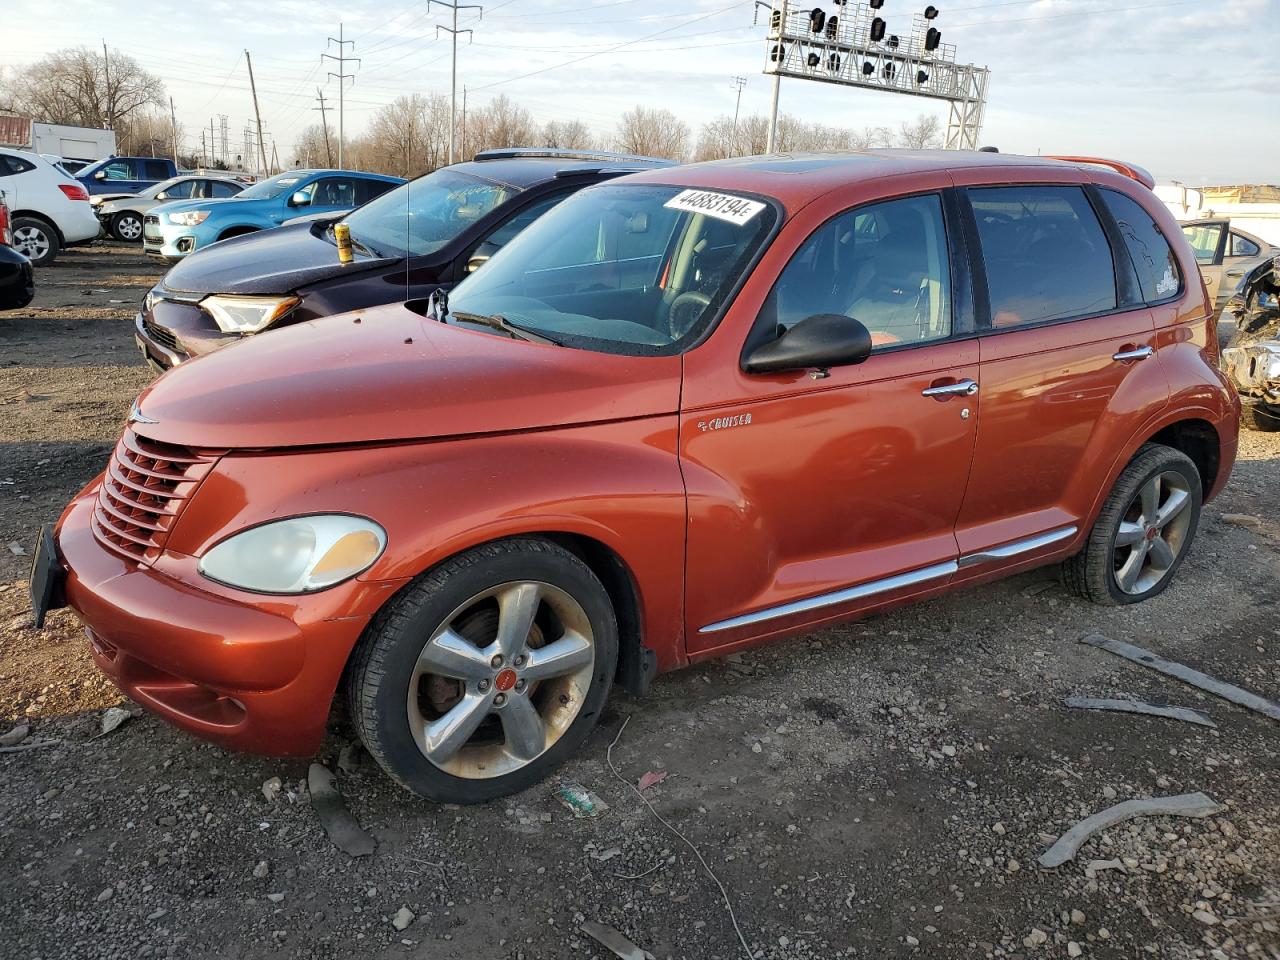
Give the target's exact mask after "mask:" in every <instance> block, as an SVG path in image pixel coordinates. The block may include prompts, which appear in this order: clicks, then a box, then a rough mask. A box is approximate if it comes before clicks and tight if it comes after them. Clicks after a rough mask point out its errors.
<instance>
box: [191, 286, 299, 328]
mask: <svg viewBox="0 0 1280 960" xmlns="http://www.w3.org/2000/svg"><path fill="white" fill-rule="evenodd" d="M300 302H301V298H299V297H236V296H226V295H223V294H216V295H214V296H212V297H206V298H205V299H203V300H201V301H200V306H202V307H204V308H205V309H206V310H208V311H209V313H210V314H211V315H212V316H213V319H214V321H215V322H216V323H217V324H218V328H219V329H220V330H222V331H223V332H224V333H257V332H258V331H259V330H264V329H266V328H267V327H269V326H271V324H273V323H275V322H276V321H277V320H279V319H280V318H281V317H283V316H284V315H285V314H286V313H288V312H289V311H290V310H292V309H293V308H294V307H296V306H297V305H298V304H299V303H300Z"/></svg>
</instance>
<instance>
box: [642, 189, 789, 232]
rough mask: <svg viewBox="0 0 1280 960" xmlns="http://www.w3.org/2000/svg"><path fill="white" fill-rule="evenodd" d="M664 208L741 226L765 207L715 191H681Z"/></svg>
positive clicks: (752, 201)
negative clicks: (702, 215) (701, 215)
mask: <svg viewBox="0 0 1280 960" xmlns="http://www.w3.org/2000/svg"><path fill="white" fill-rule="evenodd" d="M663 206H664V207H668V208H670V209H672V210H684V211H687V212H688V213H703V214H706V215H707V216H708V217H715V218H716V219H717V220H727V221H729V222H730V223H736V224H738V225H739V226H741V225H742V224H744V223H746V222H747V221H748V220H750V219H751V218H752V217H754V216H755V215H756V214H757V213H759V212H760V211H761V210H763V209H764V206H765V205H764V204H763V203H761V202H760V201H759V200H748V199H747V198H746V197H735V196H733V195H732V194H728V193H716V192H715V191H714V190H681V191H680V192H679V193H677V194H676V195H675V196H674V197H672V198H671V199H670V200H668V201H667V202H666V203H664V204H663Z"/></svg>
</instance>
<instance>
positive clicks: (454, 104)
mask: <svg viewBox="0 0 1280 960" xmlns="http://www.w3.org/2000/svg"><path fill="white" fill-rule="evenodd" d="M433 3H438V4H439V5H440V6H442V7H444V8H445V9H447V10H451V11H452V12H453V26H452V27H439V26H438V27H436V36H437V37H438V36H440V31H441V30H443V31H444V32H445V33H447V34H449V35H450V36H451V37H452V39H453V80H452V81H451V84H450V87H449V162H450V163H453V161H454V153H455V150H454V137H455V134H456V132H457V129H458V34H460V33H465V34H466V35H467V40H468V42H469V41H470V39H471V37H472V36H473V35H474V34H473V32H472V31H471V30H468V29H465V28H464V29H462V30H459V29H458V11H459V10H479V11H480V19H481V20H483V19H484V7H482V6H481V5H480V4H478V3H458V2H457V0H451V2H448V3H446V2H445V0H427V9H430V8H431V4H433Z"/></svg>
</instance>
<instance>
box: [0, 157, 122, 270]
mask: <svg viewBox="0 0 1280 960" xmlns="http://www.w3.org/2000/svg"><path fill="white" fill-rule="evenodd" d="M0 191H4V193H5V196H6V198H7V199H8V203H9V210H10V212H11V214H12V217H13V219H12V229H13V247H14V249H15V250H17V251H19V252H20V253H24V254H26V256H27V258H28V259H29V260H30V261H31V262H32V263H33V264H35V265H36V266H37V267H43V266H47V265H48V264H50V263H52V262H53V261H54V260H55V259H56V258H57V256H58V253H59V252H60V251H61V250H62V248H63V247H70V246H75V245H76V244H80V243H88V242H89V241H91V240H94V239H96V238H97V236H98V232H99V231H100V229H101V224H99V223H98V218H97V216H96V215H95V214H94V212H93V207H92V206H91V205H90V203H89V193H88V191H87V190H85V188H84V187H83V186H82V185H81V184H79V183H77V182H76V181H75V180H74V179H72V178H71V177H69V176H67V174H65V173H63V172H62V171H61V170H59V169H58V168H57V167H55V166H54V165H53V164H51V163H50V162H49V161H48V160H46V159H44V157H42V156H40V155H39V154H35V153H27V152H26V151H24V150H0Z"/></svg>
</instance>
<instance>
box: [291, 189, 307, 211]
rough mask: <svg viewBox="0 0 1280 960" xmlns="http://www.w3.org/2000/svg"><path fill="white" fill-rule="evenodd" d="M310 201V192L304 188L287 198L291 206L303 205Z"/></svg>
mask: <svg viewBox="0 0 1280 960" xmlns="http://www.w3.org/2000/svg"><path fill="white" fill-rule="evenodd" d="M310 203H311V194H309V193H307V191H305V190H299V191H297V192H296V193H295V194H294V195H293V196H292V197H290V198H289V206H291V207H305V206H308V205H309V204H310Z"/></svg>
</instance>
